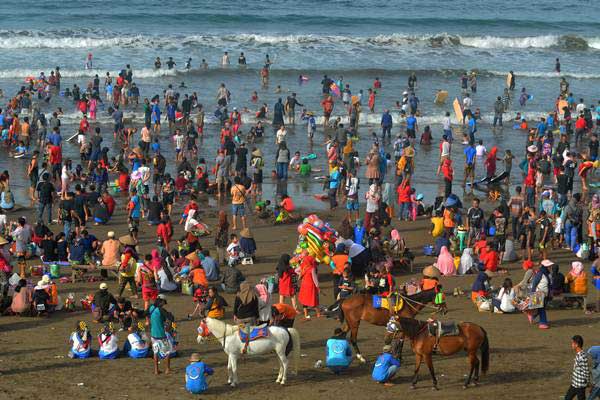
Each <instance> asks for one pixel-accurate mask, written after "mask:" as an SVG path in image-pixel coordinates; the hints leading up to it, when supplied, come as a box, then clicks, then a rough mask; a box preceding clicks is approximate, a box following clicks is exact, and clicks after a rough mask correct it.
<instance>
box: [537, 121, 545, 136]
mask: <svg viewBox="0 0 600 400" xmlns="http://www.w3.org/2000/svg"><path fill="white" fill-rule="evenodd" d="M537 129H538V136H544V135H545V134H546V124H545V123H543V122H540V123H539V124H538V125H537Z"/></svg>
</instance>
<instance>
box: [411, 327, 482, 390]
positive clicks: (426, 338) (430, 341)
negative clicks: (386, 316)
mask: <svg viewBox="0 0 600 400" xmlns="http://www.w3.org/2000/svg"><path fill="white" fill-rule="evenodd" d="M399 322H400V330H401V331H402V335H403V336H404V337H405V338H408V339H410V341H411V344H412V349H413V353H415V375H414V376H413V380H412V386H411V388H412V389H414V388H415V387H416V385H417V380H418V374H419V367H420V366H421V362H422V361H423V359H425V363H426V364H427V367H429V372H430V373H431V379H432V380H433V387H434V389H437V379H436V377H435V372H434V371H433V361H432V360H431V354H432V353H433V352H434V350H435V351H437V354H440V355H442V356H449V355H452V354H455V353H457V352H459V351H460V350H465V351H466V352H467V356H468V358H469V364H470V365H471V369H470V371H469V375H468V377H467V380H466V381H465V383H464V386H463V387H464V388H465V389H466V388H467V387H468V386H469V384H470V383H471V377H472V376H473V373H475V377H474V382H473V383H474V384H475V385H477V383H478V382H479V364H480V362H479V358H477V350H481V372H482V373H483V374H484V375H485V374H486V373H487V371H488V369H489V366H490V344H489V341H488V336H487V332H486V331H485V330H484V329H483V328H482V327H481V326H479V325H477V324H474V323H471V322H461V323H459V324H457V327H458V331H459V334H458V335H449V336H442V337H440V338H439V342H438V343H437V346H436V337H435V336H432V335H430V333H429V329H428V325H429V324H428V323H427V322H423V321H419V320H416V319H412V318H399Z"/></svg>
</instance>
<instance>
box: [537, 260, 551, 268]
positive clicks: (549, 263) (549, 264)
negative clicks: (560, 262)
mask: <svg viewBox="0 0 600 400" xmlns="http://www.w3.org/2000/svg"><path fill="white" fill-rule="evenodd" d="M540 264H542V265H543V266H544V267H551V266H552V265H554V262H552V261H550V260H548V259H545V260H542V262H541V263H540Z"/></svg>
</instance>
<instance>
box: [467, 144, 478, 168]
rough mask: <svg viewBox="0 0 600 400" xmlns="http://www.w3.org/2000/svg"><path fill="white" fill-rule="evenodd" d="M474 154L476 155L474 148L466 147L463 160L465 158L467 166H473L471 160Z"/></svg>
mask: <svg viewBox="0 0 600 400" xmlns="http://www.w3.org/2000/svg"><path fill="white" fill-rule="evenodd" d="M476 154H477V151H476V150H475V147H473V146H467V148H466V149H465V158H466V161H467V164H469V165H471V164H473V159H474V158H475V155H476Z"/></svg>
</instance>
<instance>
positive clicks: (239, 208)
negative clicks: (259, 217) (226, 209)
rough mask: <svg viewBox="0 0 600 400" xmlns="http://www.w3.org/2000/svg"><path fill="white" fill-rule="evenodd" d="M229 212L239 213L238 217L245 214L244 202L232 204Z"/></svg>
mask: <svg viewBox="0 0 600 400" xmlns="http://www.w3.org/2000/svg"><path fill="white" fill-rule="evenodd" d="M231 213H232V214H233V215H239V216H240V217H243V216H245V215H246V207H245V206H244V204H232V205H231Z"/></svg>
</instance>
